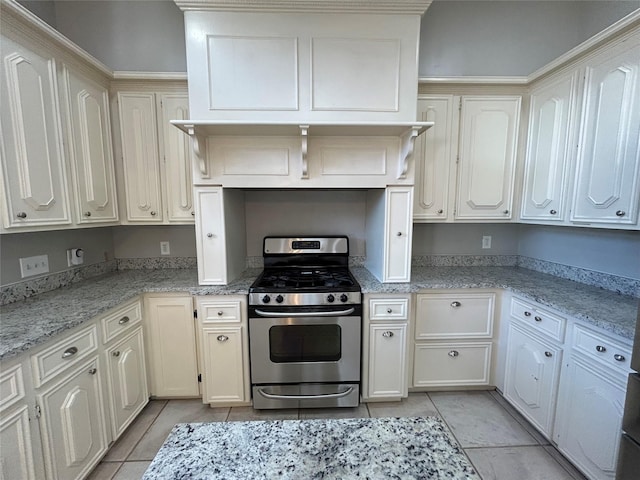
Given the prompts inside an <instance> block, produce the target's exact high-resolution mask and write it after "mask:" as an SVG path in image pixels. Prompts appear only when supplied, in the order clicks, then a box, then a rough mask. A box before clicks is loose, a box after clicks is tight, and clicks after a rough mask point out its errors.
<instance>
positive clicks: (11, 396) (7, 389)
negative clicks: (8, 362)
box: [0, 365, 25, 411]
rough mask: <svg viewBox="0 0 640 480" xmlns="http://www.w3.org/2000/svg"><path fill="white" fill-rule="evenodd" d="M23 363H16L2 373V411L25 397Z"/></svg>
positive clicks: (0, 406) (0, 400)
mask: <svg viewBox="0 0 640 480" xmlns="http://www.w3.org/2000/svg"><path fill="white" fill-rule="evenodd" d="M24 395H25V393H24V381H23V379H22V365H15V366H14V367H12V368H10V369H7V370H5V371H3V372H2V373H0V411H2V410H4V409H6V408H7V407H10V406H11V405H13V404H14V403H16V402H17V401H18V400H20V399H22V398H24Z"/></svg>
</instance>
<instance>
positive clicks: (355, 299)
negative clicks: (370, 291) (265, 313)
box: [249, 292, 362, 307]
mask: <svg viewBox="0 0 640 480" xmlns="http://www.w3.org/2000/svg"><path fill="white" fill-rule="evenodd" d="M361 301H362V298H361V293H360V292H325V293H320V292H315V293H250V294H249V304H250V305H283V306H298V307H299V306H308V305H354V304H359V303H360V302H361Z"/></svg>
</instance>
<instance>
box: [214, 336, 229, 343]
mask: <svg viewBox="0 0 640 480" xmlns="http://www.w3.org/2000/svg"><path fill="white" fill-rule="evenodd" d="M216 340H218V341H219V342H226V341H227V340H229V337H227V336H226V335H218V336H217V337H216Z"/></svg>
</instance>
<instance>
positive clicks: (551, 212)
mask: <svg viewBox="0 0 640 480" xmlns="http://www.w3.org/2000/svg"><path fill="white" fill-rule="evenodd" d="M549 213H550V214H551V215H555V214H556V213H558V212H556V211H555V210H549Z"/></svg>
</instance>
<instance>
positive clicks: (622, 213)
mask: <svg viewBox="0 0 640 480" xmlns="http://www.w3.org/2000/svg"><path fill="white" fill-rule="evenodd" d="M626 214H627V212H625V211H624V210H618V211H617V212H616V216H618V217H624V216H625V215H626Z"/></svg>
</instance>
